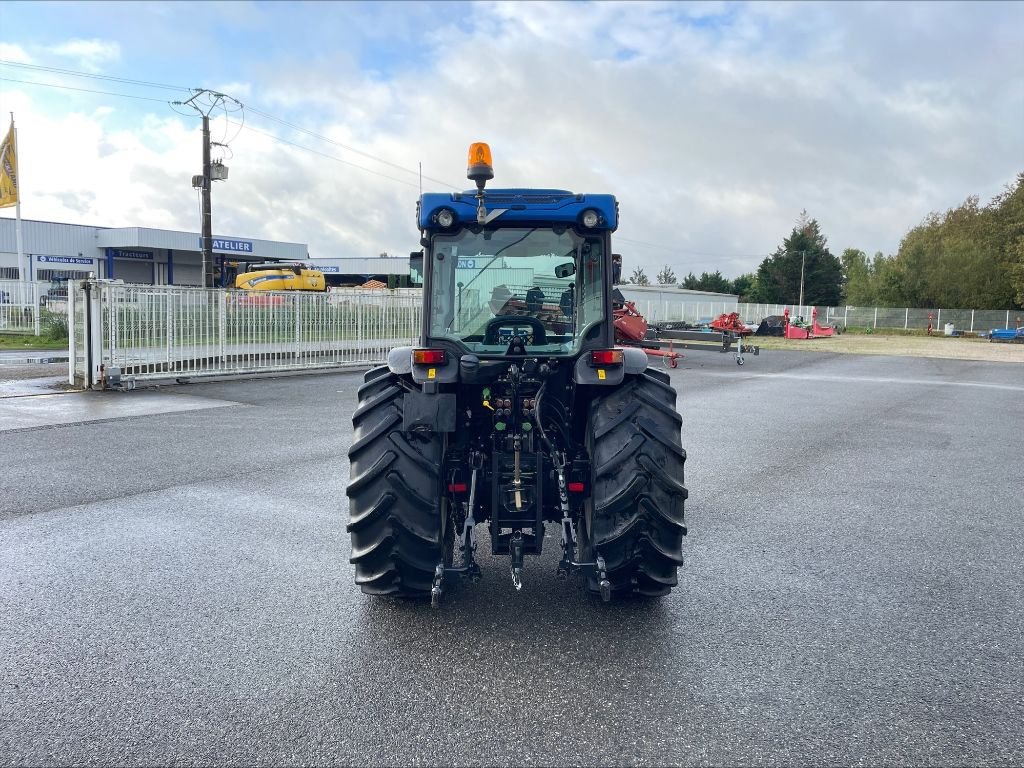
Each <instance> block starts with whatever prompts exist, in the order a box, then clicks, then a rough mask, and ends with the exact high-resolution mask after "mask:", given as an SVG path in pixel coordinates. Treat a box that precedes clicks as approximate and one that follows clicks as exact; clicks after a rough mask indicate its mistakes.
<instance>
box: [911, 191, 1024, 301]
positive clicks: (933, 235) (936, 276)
mask: <svg viewBox="0 0 1024 768" xmlns="http://www.w3.org/2000/svg"><path fill="white" fill-rule="evenodd" d="M1022 238H1024V174H1020V175H1019V176H1018V177H1017V179H1016V182H1015V183H1014V184H1013V185H1010V186H1008V187H1007V188H1006V190H1005V191H1004V192H1003V193H1001V194H999V195H997V196H996V197H995V198H994V199H993V200H992V202H991V203H990V204H989V205H987V206H981V205H979V201H978V197H977V196H976V195H972V196H970V197H968V198H967V199H966V200H965V201H964V202H963V203H962V204H961V205H959V206H957V207H956V208H951V209H950V210H948V211H946V213H945V214H938V213H931V214H929V215H928V216H927V217H925V219H924V221H922V222H921V224H919V225H918V226H916V227H914V228H913V229H912V230H910V231H909V232H908V233H907V234H906V236H905V237H904V238H903V240H902V241H901V242H900V249H899V252H898V253H897V254H896V259H895V263H894V264H893V265H892V266H893V269H894V275H895V276H896V277H897V280H896V282H897V284H898V288H899V290H898V291H896V293H897V294H898V298H901V299H903V302H905V303H906V304H908V305H910V306H918V307H953V308H956V307H959V308H972V307H981V308H987V309H1002V308H1010V307H1013V306H1014V305H1015V304H1016V305H1017V306H1020V305H1021V303H1022V302H1021V299H1022V298H1024V296H1021V295H1020V288H1021V287H1024V286H1021V284H1020V280H1021V275H1020V270H1019V268H1018V267H1019V265H1020V263H1021V262H1020V249H1019V245H1020V242H1021V239H1022Z"/></svg>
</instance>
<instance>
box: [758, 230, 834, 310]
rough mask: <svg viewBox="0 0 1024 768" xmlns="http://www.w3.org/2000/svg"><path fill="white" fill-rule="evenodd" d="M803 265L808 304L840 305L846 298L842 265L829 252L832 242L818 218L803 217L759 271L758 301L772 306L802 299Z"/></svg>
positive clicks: (805, 295)
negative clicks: (801, 276)
mask: <svg viewBox="0 0 1024 768" xmlns="http://www.w3.org/2000/svg"><path fill="white" fill-rule="evenodd" d="M801 264H802V265H803V275H804V304H807V305H811V304H824V305H829V306H835V305H837V304H839V300H840V297H841V295H842V283H843V273H842V265H841V264H840V262H839V259H837V258H836V257H835V256H833V255H832V253H831V252H830V251H829V249H828V241H827V240H826V238H825V235H824V234H822V232H821V228H820V227H819V225H818V222H817V221H816V220H815V219H810V218H808V216H807V211H803V212H801V214H800V218H799V220H798V221H797V224H796V226H795V227H793V231H792V232H791V233H790V235H789V237H787V238H786V239H785V240H783V241H782V245H780V246H779V247H778V248H776V249H775V253H773V254H772V255H771V256H769V257H767V258H766V259H765V260H764V261H762V262H761V265H760V266H759V267H758V269H757V284H756V289H755V290H754V291H753V293H754V294H755V298H754V300H755V301H759V302H766V303H770V304H790V303H795V302H796V301H797V300H798V298H799V296H800V273H801Z"/></svg>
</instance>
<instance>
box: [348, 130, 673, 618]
mask: <svg viewBox="0 0 1024 768" xmlns="http://www.w3.org/2000/svg"><path fill="white" fill-rule="evenodd" d="M493 175H494V174H493V170H492V164H491V153H490V148H489V147H488V146H487V145H486V144H474V145H472V146H471V148H470V153H469V169H468V177H469V179H471V180H472V181H474V182H476V190H470V191H468V192H464V193H454V194H424V195H422V196H421V197H420V200H419V203H418V206H417V219H418V224H419V229H420V232H421V240H420V244H421V246H422V248H423V250H422V251H419V252H417V253H414V254H413V255H412V256H413V262H412V264H413V270H412V271H413V273H414V274H417V273H419V274H422V278H423V287H424V290H423V296H424V300H423V322H422V330H421V332H420V339H419V345H418V346H416V347H400V348H397V349H394V350H392V351H391V353H390V354H389V356H388V361H387V365H383V366H380V367H378V368H375V369H373V370H371V371H369V372H368V373H367V374H366V376H365V381H364V383H363V385H362V386H361V387H360V389H359V395H358V396H359V404H358V407H357V408H356V411H355V413H354V415H353V425H354V435H353V442H352V446H351V448H350V450H349V461H350V464H351V467H350V469H351V472H350V478H351V479H350V483H349V486H348V491H347V492H348V497H349V512H350V521H349V525H348V531H349V533H350V534H351V538H352V558H351V561H352V563H353V564H354V566H355V579H356V583H357V584H358V585H359V586H360V587H361V588H362V590H363V592H365V593H368V594H372V595H390V596H397V597H412V598H415V597H423V598H426V597H428V596H429V597H430V598H431V599H432V602H433V603H434V605H437V602H438V600H439V599H440V597H441V595H442V594H443V592H444V591H445V585H446V581H447V580H450V579H452V578H459V579H463V580H469V581H475V580H477V579H479V578H480V576H481V569H480V566H479V564H478V562H477V555H478V552H477V541H476V536H477V526H482V525H486V526H487V533H488V536H487V541H488V542H489V546H490V550H491V554H492V555H498V556H506V557H508V558H509V560H510V567H511V572H512V582H513V584H514V586H515V589H517V590H518V589H521V587H522V570H523V566H524V561H525V558H526V556H527V555H539V554H540V553H541V550H542V547H543V544H544V530H545V525H547V524H549V523H550V524H553V525H554V526H557V527H558V528H559V529H560V543H561V558H560V560H559V563H558V566H557V575H558V576H559V577H560V578H568V577H569V576H570V575H572V574H578V575H579V576H580V577H581V578H582V580H583V582H584V583H585V585H586V586H587V588H588V589H589V590H590V591H592V592H594V593H595V594H599V595H600V596H601V597H602V598H603V599H604V600H606V601H607V600H610V599H612V597H616V598H618V597H631V596H661V595H666V594H668V593H669V591H670V590H671V589H672V587H673V586H675V585H676V583H677V569H678V568H679V566H680V565H681V564H682V555H681V548H682V537H683V536H684V535H685V534H686V527H685V525H684V518H683V505H684V501H685V499H686V497H687V491H686V488H685V486H684V485H683V464H684V462H685V460H686V453H685V451H684V450H683V448H682V444H681V440H680V428H681V424H682V419H681V418H680V416H679V414H678V413H677V412H676V407H675V404H676V392H675V390H674V389H673V388H672V387H671V385H670V384H669V377H668V375H667V374H665V373H664V372H662V371H659V370H655V369H653V368H649V367H648V364H647V363H648V361H647V356H646V355H645V353H644V352H643V350H641V349H638V348H629V347H626V348H623V347H617V346H616V345H615V335H614V329H613V325H612V322H613V314H612V301H613V293H612V291H613V287H612V286H613V284H612V278H613V263H612V258H611V256H612V252H611V234H612V232H614V231H615V229H616V228H617V226H618V204H617V203H616V201H615V198H614V197H613V196H611V195H581V194H574V193H572V192H567V191H564V190H559V189H487V188H486V184H487V181H489V180H490V179H492V178H493ZM481 538H483V537H481Z"/></svg>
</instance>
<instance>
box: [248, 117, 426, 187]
mask: <svg viewBox="0 0 1024 768" xmlns="http://www.w3.org/2000/svg"><path fill="white" fill-rule="evenodd" d="M246 130H249V131H253V132H255V133H259V134H262V135H263V136H268V137H269V138H271V139H274V141H280V142H281V143H282V144H288V145H290V146H293V147H297V148H299V149H304V150H306V151H307V152H312V153H313V154H314V155H319V156H320V157H326V158H327V159H328V160H334V161H336V162H339V163H344V164H345V165H351V166H352V167H353V168H358V169H359V170H361V171H366V172H367V173H372V174H373V175H374V176H380V177H381V178H383V179H390V180H391V181H397V182H398V183H399V184H405V185H406V186H407V187H412V188H413V189H415V188H416V185H415V184H413V183H412V182H411V181H406V180H405V179H396V178H395V177H394V176H388V175H387V174H386V173H381V172H380V171H375V170H373V169H371V168H366V167H365V166H362V165H356V164H355V163H353V162H350V161H348V160H342V159H341V158H340V157H335V156H334V155H329V154H327V153H326V152H321V151H320V150H318V149H313V148H312V147H307V146H305V145H304V144H296V143H295V142H294V141H288V139H282V138H281V137H280V136H275V135H274V134H272V133H267V132H266V131H261V130H260V129H259V128H253V127H252V126H251V125H250V126H248V127H247V128H246Z"/></svg>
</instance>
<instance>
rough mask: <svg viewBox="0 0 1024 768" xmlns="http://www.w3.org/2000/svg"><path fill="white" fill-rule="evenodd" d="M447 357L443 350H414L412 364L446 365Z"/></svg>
mask: <svg viewBox="0 0 1024 768" xmlns="http://www.w3.org/2000/svg"><path fill="white" fill-rule="evenodd" d="M446 359H447V356H446V355H445V353H444V350H443V349H414V350H413V351H412V362H413V364H414V365H444V361H445V360H446Z"/></svg>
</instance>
